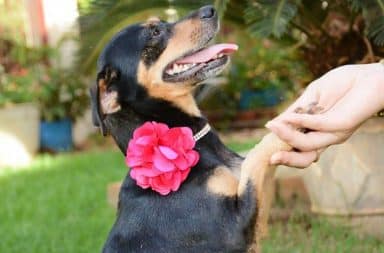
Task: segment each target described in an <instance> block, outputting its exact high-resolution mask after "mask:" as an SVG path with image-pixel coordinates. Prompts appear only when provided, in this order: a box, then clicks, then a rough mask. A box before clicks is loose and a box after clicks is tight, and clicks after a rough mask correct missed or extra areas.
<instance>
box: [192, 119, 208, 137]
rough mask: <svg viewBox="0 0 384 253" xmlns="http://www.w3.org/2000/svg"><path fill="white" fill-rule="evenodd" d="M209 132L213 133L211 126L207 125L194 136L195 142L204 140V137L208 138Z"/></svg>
mask: <svg viewBox="0 0 384 253" xmlns="http://www.w3.org/2000/svg"><path fill="white" fill-rule="evenodd" d="M209 131H211V126H210V125H209V124H208V123H207V124H205V126H204V127H203V128H202V129H201V130H200V131H199V132H197V133H196V134H195V135H194V136H193V139H194V140H195V141H198V140H200V139H201V138H203V137H204V136H206V135H207V134H208V133H209Z"/></svg>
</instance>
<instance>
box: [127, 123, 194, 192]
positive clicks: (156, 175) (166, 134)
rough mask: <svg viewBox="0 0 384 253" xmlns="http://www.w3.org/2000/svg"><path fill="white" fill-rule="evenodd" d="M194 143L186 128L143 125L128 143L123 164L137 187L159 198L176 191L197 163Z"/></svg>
mask: <svg viewBox="0 0 384 253" xmlns="http://www.w3.org/2000/svg"><path fill="white" fill-rule="evenodd" d="M194 147H195V140H194V139H193V134H192V130H191V129H190V128H188V127H174V128H171V129H170V128H169V127H168V126H167V125H166V124H163V123H156V122H146V123H145V124H144V125H142V126H141V127H139V128H137V129H136V130H135V132H134V133H133V139H131V140H130V141H129V144H128V149H127V156H126V163H127V165H128V166H130V167H131V171H130V176H131V177H132V178H133V179H134V180H135V181H136V183H137V185H139V186H140V187H142V188H144V189H147V188H151V189H152V190H154V191H157V192H158V193H160V194H161V195H167V194H169V193H170V192H171V191H177V190H178V189H179V187H180V185H181V183H182V182H183V181H184V180H185V179H186V178H187V177H188V174H189V172H190V171H191V168H192V167H193V166H195V165H196V164H197V162H198V161H199V153H198V152H196V151H195V150H193V148H194Z"/></svg>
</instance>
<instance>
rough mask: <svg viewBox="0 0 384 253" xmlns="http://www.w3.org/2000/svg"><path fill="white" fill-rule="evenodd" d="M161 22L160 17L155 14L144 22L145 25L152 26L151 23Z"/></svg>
mask: <svg viewBox="0 0 384 253" xmlns="http://www.w3.org/2000/svg"><path fill="white" fill-rule="evenodd" d="M159 22H160V19H159V17H156V16H153V17H149V18H148V19H147V21H146V22H145V23H143V26H151V25H155V24H157V23H159Z"/></svg>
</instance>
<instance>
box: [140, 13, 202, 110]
mask: <svg viewBox="0 0 384 253" xmlns="http://www.w3.org/2000/svg"><path fill="white" fill-rule="evenodd" d="M201 32H202V31H201V23H200V22H198V21H196V20H194V19H187V20H185V21H183V22H180V23H178V24H177V25H176V26H175V28H174V35H173V36H172V38H171V39H170V40H169V41H168V45H167V48H166V49H165V50H164V51H163V53H162V54H161V55H160V57H159V59H158V60H157V61H156V62H155V63H154V64H153V65H151V66H150V67H149V68H147V67H146V66H145V64H144V63H143V62H142V61H141V62H140V63H139V67H138V72H137V73H138V74H137V80H138V82H139V83H140V84H142V85H143V86H144V87H146V88H147V90H148V93H149V95H150V96H152V97H156V98H162V99H165V100H167V101H169V102H171V103H173V104H174V105H176V106H178V107H179V108H180V109H182V110H184V111H185V112H187V113H188V114H190V115H193V116H200V115H201V113H200V110H199V109H198V107H197V105H196V102H195V100H194V99H193V96H192V90H193V89H194V86H192V85H191V84H190V83H180V82H179V83H167V82H165V81H163V78H162V75H163V71H164V69H165V68H166V67H167V65H168V64H169V63H171V62H172V61H174V60H176V59H177V58H180V57H182V56H183V55H184V54H185V53H186V52H188V51H189V50H193V49H194V48H196V45H197V44H198V40H199V38H200V36H201V35H202V34H201ZM185 38H189V39H187V40H186V39H185Z"/></svg>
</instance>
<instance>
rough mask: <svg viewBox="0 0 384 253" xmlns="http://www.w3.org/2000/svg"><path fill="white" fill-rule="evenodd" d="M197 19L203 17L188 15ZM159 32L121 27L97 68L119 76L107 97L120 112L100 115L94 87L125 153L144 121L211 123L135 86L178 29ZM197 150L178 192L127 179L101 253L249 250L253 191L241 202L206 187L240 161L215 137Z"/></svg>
mask: <svg viewBox="0 0 384 253" xmlns="http://www.w3.org/2000/svg"><path fill="white" fill-rule="evenodd" d="M196 15H198V12H195V13H193V14H191V15H190V16H189V17H192V16H196ZM204 22H206V21H204ZM207 22H208V21H207ZM216 22H217V17H216ZM160 26H161V28H160V29H162V30H161V35H159V34H158V31H156V32H154V29H155V28H153V27H146V26H143V25H140V24H136V25H132V26H130V27H128V28H126V29H124V30H123V31H121V32H120V33H119V34H117V35H116V36H115V37H114V39H112V41H111V42H110V43H109V44H108V45H107V46H106V48H105V49H104V51H103V52H102V54H101V56H100V59H99V62H98V69H99V73H102V74H101V76H100V75H99V77H98V78H102V77H103V75H104V76H105V75H107V73H106V72H105V68H106V67H107V66H108V68H113V69H114V70H115V71H117V72H118V73H119V75H118V79H117V80H114V81H113V82H111V83H109V84H108V91H117V93H118V102H119V104H120V105H121V110H120V111H118V112H116V113H113V114H107V115H100V113H101V112H100V109H99V108H98V107H99V106H100V104H99V103H98V101H97V99H98V98H97V96H96V93H97V89H93V90H91V94H92V96H93V99H92V108H93V111H94V114H93V115H94V118H95V122H96V123H97V124H98V125H99V126H100V125H103V127H104V128H105V129H107V130H108V131H109V132H110V134H111V135H112V136H113V138H114V139H115V141H116V143H117V144H118V146H119V148H120V150H121V151H122V153H123V154H124V155H125V152H126V149H127V144H128V141H129V140H130V138H131V137H132V134H133V131H134V129H136V128H137V127H138V126H140V125H141V124H143V123H144V122H146V121H157V122H164V123H166V124H168V125H169V126H170V127H173V126H189V127H190V128H191V129H192V130H193V132H195V133H196V132H197V131H198V130H200V129H201V128H202V127H203V126H204V125H205V124H206V119H205V118H203V117H196V116H191V115H189V114H187V113H185V112H183V111H182V110H181V109H179V108H178V107H176V106H174V105H172V104H171V103H170V102H168V101H165V100H162V99H159V98H152V97H150V96H149V95H148V91H146V90H145V88H144V87H143V86H142V85H140V84H139V83H138V81H137V68H138V63H139V61H140V60H144V62H145V63H146V64H148V65H151V64H153V62H155V61H156V59H157V58H158V57H159V55H160V54H161V52H162V50H164V48H166V46H167V43H166V42H167V40H168V38H169V37H170V36H172V35H173V34H172V26H173V24H167V23H161V25H160ZM156 29H159V28H158V27H157V28H156ZM154 33H155V35H156V36H155V38H154V35H153V34H154ZM158 35H159V36H158ZM95 97H96V99H95ZM195 149H196V150H197V151H198V152H199V153H200V160H199V162H198V164H197V165H196V166H195V167H194V168H192V170H191V173H190V174H189V176H188V178H187V180H186V181H185V182H184V183H183V184H182V186H181V187H180V189H179V190H178V191H177V192H172V193H170V194H169V195H167V196H161V195H159V194H158V193H157V192H154V191H152V190H150V189H148V190H144V189H142V188H140V187H138V186H137V185H136V183H135V182H134V181H133V180H132V179H131V178H130V176H127V177H126V178H125V180H124V183H123V185H122V188H121V191H120V195H119V208H118V214H117V219H116V222H115V224H114V225H113V228H112V230H111V232H110V234H109V237H108V239H107V241H106V243H105V246H104V249H103V252H104V253H112V252H113V253H123V252H125V253H126V252H134V253H139V252H145V253H147V252H148V253H151V252H153V253H155V252H156V253H184V252H185V253H188V252H191V253H192V252H193V253H201V252H205V253H213V252H228V253H230V252H233V253H235V252H245V251H246V250H247V247H248V245H249V243H250V242H251V240H252V236H253V228H254V219H255V217H256V214H257V207H256V206H257V205H256V204H257V203H256V196H255V192H254V191H253V188H252V187H251V186H249V187H248V188H247V189H248V190H247V191H246V192H245V193H244V194H243V196H240V197H239V198H237V197H222V196H219V195H215V194H212V193H209V192H208V191H207V187H206V183H207V180H208V178H209V177H210V176H212V173H213V170H214V169H215V168H216V167H218V166H222V165H224V166H227V167H229V168H230V169H235V167H237V166H238V165H239V164H240V163H241V161H242V158H241V157H240V156H238V155H237V154H235V153H233V152H232V151H230V150H228V149H227V148H226V147H225V146H224V145H223V143H222V142H221V141H220V139H219V138H218V136H217V134H216V133H215V132H213V131H211V132H210V133H209V134H208V135H206V136H205V137H204V138H202V139H201V140H199V141H198V142H197V144H196V147H195Z"/></svg>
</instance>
